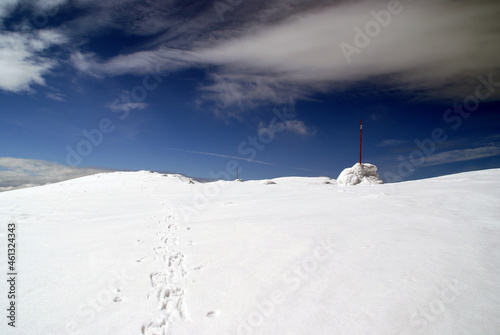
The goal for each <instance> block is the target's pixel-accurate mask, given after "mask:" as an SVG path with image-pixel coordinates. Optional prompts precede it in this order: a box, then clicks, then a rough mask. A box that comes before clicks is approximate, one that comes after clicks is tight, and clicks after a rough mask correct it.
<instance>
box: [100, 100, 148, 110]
mask: <svg viewBox="0 0 500 335" xmlns="http://www.w3.org/2000/svg"><path fill="white" fill-rule="evenodd" d="M147 106H148V104H147V103H144V102H127V103H121V104H115V105H108V106H107V107H108V108H110V109H112V110H113V111H114V112H117V111H122V112H130V111H132V110H135V109H138V110H142V109H145V108H146V107H147Z"/></svg>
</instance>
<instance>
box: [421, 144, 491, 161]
mask: <svg viewBox="0 0 500 335" xmlns="http://www.w3.org/2000/svg"><path fill="white" fill-rule="evenodd" d="M498 155H500V148H499V147H497V146H484V147H479V148H472V149H459V150H450V151H445V152H440V153H437V154H434V155H431V156H429V157H427V158H426V159H425V163H424V166H433V165H441V164H447V163H455V162H464V161H470V160H475V159H480V158H486V157H493V156H498Z"/></svg>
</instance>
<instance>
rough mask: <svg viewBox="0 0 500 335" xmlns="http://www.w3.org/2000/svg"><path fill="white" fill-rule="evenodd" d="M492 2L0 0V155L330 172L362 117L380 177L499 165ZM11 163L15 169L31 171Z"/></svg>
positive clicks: (212, 169)
mask: <svg viewBox="0 0 500 335" xmlns="http://www.w3.org/2000/svg"><path fill="white" fill-rule="evenodd" d="M230 4H231V5H230ZM499 8H500V6H499V4H497V3H496V2H494V1H479V2H477V3H474V4H470V3H468V2H465V1H463V2H462V1H458V2H451V1H441V2H438V3H436V2H427V1H423V2H422V3H417V4H415V3H410V2H408V1H406V2H405V1H401V2H398V1H396V2H394V1H392V2H391V1H375V2H374V1H371V2H363V1H354V2H343V1H328V2H326V1H312V2H311V1H300V0H295V1H266V2H263V1H253V2H252V1H246V2H241V1H232V2H223V1H215V2H210V1H197V2H195V1H192V2H180V1H71V2H69V1H65V0H53V1H47V2H45V3H43V4H40V3H35V2H29V1H12V2H11V3H10V5H9V4H7V3H6V4H2V5H0V19H1V20H2V26H3V30H2V34H1V36H0V65H2V66H0V101H1V103H2V112H1V113H0V134H1V135H0V136H1V141H0V143H1V144H0V152H1V153H0V156H1V157H4V158H18V159H24V160H26V162H29V160H34V159H36V160H41V161H46V162H52V163H56V164H63V165H69V166H71V167H72V169H74V170H76V169H82V171H83V170H84V169H87V168H88V167H93V168H97V169H101V168H103V169H130V170H136V169H152V170H159V171H169V172H177V173H182V174H187V175H190V176H198V177H204V178H209V177H213V176H215V175H217V176H224V175H226V173H228V175H229V176H230V177H231V178H234V177H235V176H234V174H233V173H234V167H235V166H239V169H240V176H241V177H242V178H244V179H257V178H259V179H260V178H272V177H278V176H288V175H299V176H318V175H323V176H330V177H333V178H336V177H337V176H338V174H339V173H340V172H341V171H342V169H343V168H345V167H350V166H352V165H353V164H354V163H356V162H357V160H358V147H359V120H360V119H363V125H364V128H363V129H364V133H363V162H369V163H372V164H375V165H377V166H378V168H379V173H380V175H381V177H382V179H383V180H385V181H399V180H407V179H418V178H425V177H430V176H437V175H443V174H449V173H455V172H461V171H468V170H475V169H484V168H493V167H500V127H499V121H500V116H499V107H500V103H499V97H500V94H499V93H500V72H499V68H500V61H499V59H498V54H499V53H498V51H499V45H500V43H499V42H500V40H499V35H500V24H499V23H498V22H497V21H498V20H497V18H498V14H500V11H499ZM360 31H361V33H360ZM461 105H462V106H461ZM463 105H465V106H463ZM419 143H420V144H419ZM6 162H10V163H6ZM12 162H14V161H13V160H4V163H3V165H2V167H3V170H4V172H5V171H10V172H19V171H23V169H24V170H25V171H29V174H31V175H33V174H36V173H37V171H36V169H34V168H31V169H27V168H26V167H23V163H22V162H23V161H22V160H17V161H16V162H17V163H15V164H14V163H12ZM0 163H2V162H0ZM52 163H47V164H52ZM26 164H27V163H26ZM2 176H3V178H4V179H5V174H3V175H2ZM2 176H0V178H1V177H2ZM19 178H21V177H19ZM15 182H17V183H20V182H19V181H18V180H17V181H15ZM6 183H7V182H6V181H5V180H4V182H3V184H2V185H0V186H5V185H7V184H6ZM13 183H14V181H13Z"/></svg>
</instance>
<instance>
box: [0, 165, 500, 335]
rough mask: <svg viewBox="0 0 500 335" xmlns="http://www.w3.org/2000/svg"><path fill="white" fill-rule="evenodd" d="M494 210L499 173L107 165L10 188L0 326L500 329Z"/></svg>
mask: <svg viewBox="0 0 500 335" xmlns="http://www.w3.org/2000/svg"><path fill="white" fill-rule="evenodd" d="M499 204H500V169H494V170H486V171H476V172H468V173H462V174H457V175H451V176H446V177H440V178H433V179H428V180H420V181H411V182H402V183H396V184H384V185H358V186H356V187H339V186H338V185H337V183H336V182H335V181H334V180H330V179H329V178H301V177H300V178H299V177H288V178H277V179H273V180H262V181H245V182H243V183H241V182H229V181H218V182H212V183H199V182H196V181H192V180H190V179H189V178H186V177H183V176H180V175H161V174H157V173H149V172H146V171H141V172H115V173H109V174H97V175H93V176H87V177H82V178H79V179H73V180H69V181H65V182H61V183H58V184H51V185H46V186H42V187H35V188H29V189H21V190H15V191H9V192H3V193H1V194H0V215H1V221H2V222H3V228H2V230H1V231H0V239H1V241H2V245H3V246H4V247H3V248H2V250H3V251H2V255H3V256H2V257H3V260H4V264H5V266H4V279H3V280H1V281H0V283H1V284H0V292H1V296H2V299H1V301H2V306H3V307H2V309H3V310H4V314H5V315H4V316H3V318H4V321H2V324H1V325H0V333H1V334H16V335H19V334H29V335H38V334H40V335H50V334H53V335H56V334H57V335H61V334H68V335H69V334H79V335H87V334H88V335H96V334H119V335H133V334H148V335H153V334H155V335H160V334H161V335H165V334H173V335H177V334H179V335H188V334H189V335H193V334H203V335H211V334H214V335H215V334H217V335H221V334H231V335H233V334H245V335H248V334H270V335H271V334H272V335H276V334H308V335H309V334H317V335H321V334H325V335H326V334H349V335H355V334H360V335H361V334H363V335H366V334H380V335H391V334H393V335H402V334H439V335H442V334H453V335H470V334H481V335H488V334H489V335H495V334H499V329H500V308H499V306H500V290H499V283H500V267H499V264H500V206H499ZM8 223H14V224H15V226H16V241H17V244H16V246H17V251H16V262H17V263H16V271H17V279H16V300H15V306H16V324H15V325H16V328H12V327H9V326H8V324H7V322H8V321H9V320H8V319H6V318H5V316H7V311H6V309H7V306H8V304H9V303H10V300H8V298H7V292H8V291H9V289H10V288H9V287H8V283H7V281H6V279H5V277H7V275H6V273H7V271H6V270H5V269H6V267H7V264H6V263H7V251H6V250H7V248H6V247H5V246H6V244H5V243H6V241H7V239H8V235H7V234H8V230H7V224H8Z"/></svg>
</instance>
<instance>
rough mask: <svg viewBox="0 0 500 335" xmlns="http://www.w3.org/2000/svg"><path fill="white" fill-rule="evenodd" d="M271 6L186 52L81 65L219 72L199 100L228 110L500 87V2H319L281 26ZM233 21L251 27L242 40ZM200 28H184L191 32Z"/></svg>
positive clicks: (163, 50) (164, 47) (164, 48)
mask: <svg viewBox="0 0 500 335" xmlns="http://www.w3.org/2000/svg"><path fill="white" fill-rule="evenodd" d="M285 3H288V2H286V1H285ZM296 3H300V2H299V1H296ZM397 3H399V4H397ZM302 5H303V3H302ZM273 6H274V7H275V8H280V6H281V7H283V3H282V2H271V3H270V4H269V5H268V6H266V7H265V8H264V9H263V10H258V9H255V8H254V9H253V12H251V13H249V12H246V13H245V15H247V16H248V17H249V19H247V20H244V19H241V17H240V16H237V13H236V12H237V10H239V8H235V9H234V12H233V11H228V12H227V13H225V15H226V17H227V18H226V21H225V22H227V26H228V27H229V28H231V29H227V28H226V27H225V26H224V23H225V22H224V23H223V24H221V27H219V28H214V31H213V34H211V35H206V34H203V33H201V32H200V33H199V38H198V39H197V40H196V41H195V42H193V43H192V45H190V46H189V47H188V48H183V49H179V48H173V47H170V46H175V43H174V42H175V41H176V38H175V36H172V35H171V34H170V35H169V36H170V41H169V42H167V41H163V43H161V44H160V45H159V46H158V47H156V48H154V49H153V50H140V51H137V52H132V53H129V54H124V55H118V56H116V57H113V58H111V59H107V60H101V61H99V60H97V59H96V58H93V57H91V55H83V54H78V53H77V54H75V58H74V60H75V62H74V63H75V65H76V66H77V67H79V68H80V69H82V70H85V71H88V72H90V73H101V74H106V75H111V76H112V75H118V74H123V73H145V72H146V71H147V69H150V68H152V66H158V65H159V66H161V67H162V68H163V69H165V70H170V71H175V70H177V69H179V68H185V67H191V66H200V67H201V66H206V65H210V66H214V67H216V70H215V71H212V72H211V79H212V81H211V82H210V83H206V84H205V85H202V87H201V90H202V95H203V97H204V98H205V99H212V100H215V101H217V102H218V104H219V105H220V106H223V107H228V106H234V105H242V104H245V103H250V104H251V103H255V102H257V103H258V102H269V101H273V102H279V103H282V102H284V101H286V100H287V99H289V98H290V96H292V97H295V98H301V97H302V98H303V97H306V96H308V95H310V94H313V93H316V92H325V91H332V90H335V89H343V88H345V87H348V86H349V85H351V84H353V83H356V82H360V81H369V80H372V81H376V82H378V83H381V84H382V85H388V86H394V87H397V88H399V89H403V90H404V89H409V90H419V91H421V92H422V93H423V95H425V96H430V97H433V98H434V97H438V96H439V97H451V98H452V97H460V96H462V97H463V96H464V95H469V94H471V93H472V92H473V90H474V88H475V85H477V84H476V82H477V77H478V76H479V75H483V76H484V75H488V74H489V73H493V74H494V76H493V77H494V78H495V79H496V80H498V81H500V78H499V77H498V76H497V74H499V72H498V70H499V69H500V59H499V58H498V55H499V54H500V21H499V20H498V17H499V15H500V3H498V2H497V1H474V2H471V1H449V0H441V1H425V0H423V1H412V2H410V1H401V2H396V4H395V5H394V2H391V1H369V2H368V1H354V2H340V3H336V4H333V5H332V4H331V3H330V5H324V4H323V3H320V2H312V3H310V6H309V7H310V8H304V6H302V7H300V11H288V12H287V11H286V10H285V11H284V12H286V13H288V14H289V15H288V16H286V17H283V15H281V17H280V18H279V19H275V18H274V16H273V15H276V14H275V11H272V10H271V9H272V8H273ZM388 7H389V8H388ZM390 9H393V10H392V11H391V10H390ZM242 10H243V9H242ZM246 10H249V8H246ZM388 14H389V16H388ZM231 15H234V16H235V19H238V23H239V27H243V28H244V29H239V30H237V33H235V31H234V29H235V27H234V25H233V23H232V21H231V17H230V16H231ZM206 22H208V21H206ZM198 24H199V23H190V22H188V23H185V24H184V30H190V27H191V26H198ZM207 24H208V23H207ZM210 24H212V26H213V25H214V23H213V22H211V23H210ZM357 28H359V29H360V30H361V31H362V33H359V30H357ZM366 29H368V30H369V31H368V32H367V31H366ZM363 35H365V36H363ZM370 35H371V37H370ZM179 36H181V35H179ZM213 36H216V38H214V37H213ZM366 36H368V39H367V38H366ZM160 40H161V39H160ZM495 96H496V97H498V96H500V95H499V94H498V92H496V95H495Z"/></svg>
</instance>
